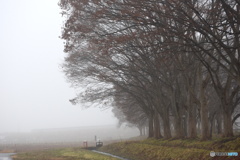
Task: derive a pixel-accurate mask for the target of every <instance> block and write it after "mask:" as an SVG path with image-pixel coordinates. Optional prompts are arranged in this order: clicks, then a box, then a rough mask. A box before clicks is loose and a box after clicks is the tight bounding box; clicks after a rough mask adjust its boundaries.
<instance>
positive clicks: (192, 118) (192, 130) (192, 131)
mask: <svg viewBox="0 0 240 160" xmlns="http://www.w3.org/2000/svg"><path fill="white" fill-rule="evenodd" d="M196 125H197V120H196V109H195V107H193V106H192V107H189V111H188V138H196V137H197V128H196Z"/></svg>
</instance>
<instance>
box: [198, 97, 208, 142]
mask: <svg viewBox="0 0 240 160" xmlns="http://www.w3.org/2000/svg"><path fill="white" fill-rule="evenodd" d="M201 94H203V93H201ZM202 96H203V97H202V101H201V110H200V112H201V134H202V137H201V139H202V140H208V139H209V137H208V136H209V134H208V133H209V126H208V108H207V102H206V97H205V95H202Z"/></svg>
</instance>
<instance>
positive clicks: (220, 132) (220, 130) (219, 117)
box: [216, 115, 222, 135]
mask: <svg viewBox="0 0 240 160" xmlns="http://www.w3.org/2000/svg"><path fill="white" fill-rule="evenodd" d="M216 125H217V126H216V129H217V134H218V135H219V134H222V116H221V115H218V116H217V124H216Z"/></svg>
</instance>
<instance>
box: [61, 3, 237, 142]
mask: <svg viewBox="0 0 240 160" xmlns="http://www.w3.org/2000/svg"><path fill="white" fill-rule="evenodd" d="M59 5H60V6H61V8H62V11H63V14H64V15H65V17H66V21H65V24H64V27H63V32H62V39H64V40H65V41H66V44H65V52H66V53H68V54H67V56H66V58H65V63H64V64H63V68H64V72H65V74H66V76H67V78H68V80H69V81H70V83H71V84H72V85H73V86H74V87H76V88H82V87H84V88H85V91H83V89H81V90H80V91H81V92H80V93H79V94H78V95H77V97H76V98H74V99H72V100H71V102H72V103H78V102H79V101H84V102H91V103H99V102H103V103H104V104H105V103H107V102H110V103H111V104H112V106H114V109H113V111H114V113H115V114H116V116H117V117H118V118H119V119H120V120H122V121H123V122H124V121H128V122H130V123H132V124H135V125H137V126H138V127H143V126H144V125H146V123H148V129H149V137H155V138H161V137H165V138H171V137H173V136H174V137H177V138H182V137H186V136H187V137H190V138H196V137H197V133H198V131H200V133H201V137H202V139H203V140H206V139H210V138H211V137H212V133H213V131H215V132H216V133H218V134H222V135H223V136H225V137H231V136H233V123H234V121H235V120H236V119H237V118H238V117H239V112H238V110H239V109H238V107H239V102H240V92H239V87H240V2H239V1H238V0H228V1H225V0H189V1H178V0H157V1H155V0H154V1H152V0H101V1H99V0H60V2H59ZM86 83H87V84H86Z"/></svg>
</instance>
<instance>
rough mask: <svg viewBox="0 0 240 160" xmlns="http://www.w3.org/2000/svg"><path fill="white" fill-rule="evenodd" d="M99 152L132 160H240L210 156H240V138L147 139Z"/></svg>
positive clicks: (121, 144) (110, 147) (116, 145)
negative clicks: (217, 154)
mask: <svg viewBox="0 0 240 160" xmlns="http://www.w3.org/2000/svg"><path fill="white" fill-rule="evenodd" d="M99 150H100V151H103V152H108V153H111V154H114V155H118V156H121V157H126V158H129V159H131V160H208V159H209V160H212V159H222V160H223V159H224V160H225V159H239V160H240V157H215V158H211V157H210V156H209V154H210V151H215V152H231V151H234V152H238V153H239V154H240V138H237V137H235V138H231V139H229V138H228V139H215V140H211V141H200V140H190V139H186V140H156V139H146V140H142V141H125V142H119V143H114V144H110V145H108V146H104V147H102V148H100V149H99Z"/></svg>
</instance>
